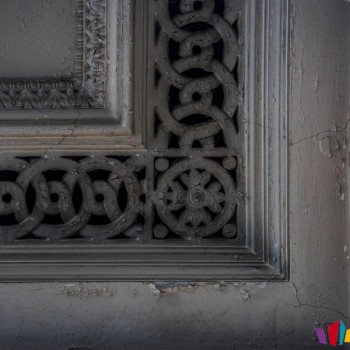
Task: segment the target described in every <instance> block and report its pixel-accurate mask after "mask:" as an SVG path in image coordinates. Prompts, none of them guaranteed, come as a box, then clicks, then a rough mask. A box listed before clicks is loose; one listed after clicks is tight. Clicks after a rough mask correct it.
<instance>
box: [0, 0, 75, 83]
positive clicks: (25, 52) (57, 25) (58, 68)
mask: <svg viewBox="0 0 350 350" xmlns="http://www.w3.org/2000/svg"><path fill="white" fill-rule="evenodd" d="M75 7H76V4H75V2H74V1H71V0H60V1H56V0H44V1H43V0H30V1H28V0H1V11H0V43H1V45H0V59H1V66H0V76H1V78H2V79H4V78H19V77H21V78H32V79H33V78H46V77H50V78H52V77H55V76H57V77H61V76H64V75H68V74H75V52H76V50H75V49H76V48H75V40H74V38H75V36H76V34H75V33H76V32H77V28H76V19H75V14H74V12H75ZM29 13H30V14H31V15H28V14H29ZM43 28H45V29H44V30H43ZM58 33H59V35H58ZM52 52H54V53H55V55H52ZM28 72H30V75H28Z"/></svg>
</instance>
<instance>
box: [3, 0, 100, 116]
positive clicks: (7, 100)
mask: <svg viewBox="0 0 350 350" xmlns="http://www.w3.org/2000/svg"><path fill="white" fill-rule="evenodd" d="M76 19H77V37H76V71H75V74H74V76H72V77H59V78H54V77H52V78H50V79H40V80H39V79H35V80H31V79H25V80H16V79H12V80H7V81H6V80H0V109H17V108H19V109H33V108H34V109H44V108H91V107H93V108H98V107H103V106H104V100H105V96H104V93H105V81H106V67H105V63H106V0H76ZM33 39H35V38H33ZM55 54H57V53H55Z"/></svg>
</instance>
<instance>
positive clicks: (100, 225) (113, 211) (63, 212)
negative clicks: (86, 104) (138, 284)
mask: <svg viewBox="0 0 350 350" xmlns="http://www.w3.org/2000/svg"><path fill="white" fill-rule="evenodd" d="M235 3H236V2H235V1H234V0H230V1H228V0H226V1H222V0H205V1H192V0H181V1H180V0H178V1H173V0H172V1H170V0H168V1H164V0H162V1H154V5H155V20H154V25H155V28H156V31H155V48H156V54H155V56H152V57H151V59H150V61H149V62H151V65H152V68H154V78H155V83H156V89H155V91H156V97H155V99H154V100H152V99H150V100H149V104H151V105H152V106H153V108H154V112H155V113H154V114H155V123H154V125H155V130H154V138H153V139H152V140H151V148H150V150H149V151H148V156H146V158H145V159H146V160H145V159H144V158H142V157H129V158H128V157H127V159H126V160H125V159H124V158H125V157H122V158H123V160H121V159H118V157H114V158H113V157H111V156H107V157H101V156H100V155H98V156H96V157H93V158H91V157H90V158H84V157H83V158H82V159H81V157H79V156H80V155H79V154H73V155H74V156H75V157H71V158H69V157H65V158H64V157H58V158H56V157H46V158H21V159H20V158H15V157H13V158H10V159H9V160H8V163H6V162H5V161H2V162H1V169H2V171H1V172H0V190H1V193H0V224H1V225H2V229H1V232H2V238H3V239H4V238H5V239H6V240H8V241H9V240H18V239H25V238H32V239H34V238H36V239H47V240H50V241H55V240H59V239H64V240H67V239H70V240H71V239H88V240H94V241H98V240H105V239H114V238H132V239H138V240H142V241H147V240H163V239H168V238H177V239H179V238H184V239H186V240H188V239H194V240H198V239H199V240H201V239H204V238H215V239H218V238H219V239H230V240H232V239H239V238H240V233H241V232H240V230H239V225H238V218H239V217H240V219H241V220H243V217H244V210H243V208H244V204H243V203H244V200H243V198H244V195H243V193H242V189H243V188H244V186H243V176H242V172H241V168H242V158H243V157H242V154H243V142H242V134H243V132H242V130H241V127H240V126H239V125H240V118H241V116H242V82H241V80H242V78H241V77H240V72H241V68H240V57H241V54H242V40H241V39H240V37H239V34H240V33H239V30H238V28H239V26H240V21H241V19H240V15H241V13H240V11H239V10H238V9H237V7H233V4H235ZM79 6H80V7H79V11H78V17H81V16H83V19H82V20H81V21H80V22H81V23H84V27H80V29H79V32H80V33H81V38H80V40H79V45H78V48H79V49H82V47H83V43H84V44H85V49H86V50H87V52H86V53H85V57H83V54H82V52H80V53H79V54H78V62H80V63H81V67H83V66H84V63H85V64H86V65H87V70H86V71H84V70H83V68H82V69H81V71H78V72H79V74H78V76H81V77H82V82H81V83H82V85H83V86H84V87H90V88H91V89H92V90H93V91H94V92H96V93H97V92H98V91H100V90H101V84H102V81H103V73H102V72H103V67H102V66H100V62H101V60H102V57H101V55H102V52H103V40H102V38H104V36H103V35H102V32H103V31H104V24H103V21H101V18H103V16H104V15H103V14H104V11H105V8H104V6H102V1H97V0H79ZM83 28H84V30H83ZM99 33H101V34H99ZM151 52H154V51H152V50H151ZM152 62H155V67H154V66H153V63H152ZM71 90H72V89H68V90H67V91H71ZM101 91H102V90H101ZM80 93H82V90H80ZM50 94H51V95H52V98H51V99H47V101H51V102H50V103H53V104H56V103H57V105H61V104H62V103H61V102H57V101H58V100H59V98H58V97H54V96H56V95H55V94H61V93H60V92H58V90H57V89H54V90H52V91H51V92H50V93H49V95H50ZM70 94H71V96H70V98H71V100H72V103H75V104H76V103H77V101H78V98H77V96H78V95H76V96H75V97H74V92H70ZM51 95H50V96H51ZM61 95H62V94H61ZM61 95H60V96H61ZM89 96H91V95H90V94H89ZM65 98H68V97H67V96H66V97H62V100H64V99H65ZM100 99H102V97H101V96H100V94H99V93H97V95H95V98H94V101H96V100H100ZM83 100H85V101H86V99H85V98H84V99H83ZM73 101H75V102H73ZM151 117H152V115H151ZM97 154H99V153H97ZM117 155H118V153H117ZM76 156H78V157H76ZM119 158H120V157H119ZM145 168H147V171H145Z"/></svg>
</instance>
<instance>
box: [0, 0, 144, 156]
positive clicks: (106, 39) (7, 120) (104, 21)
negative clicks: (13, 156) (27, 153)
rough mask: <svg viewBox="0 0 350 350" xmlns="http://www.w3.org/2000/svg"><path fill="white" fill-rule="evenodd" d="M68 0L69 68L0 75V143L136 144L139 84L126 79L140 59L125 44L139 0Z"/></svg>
mask: <svg viewBox="0 0 350 350" xmlns="http://www.w3.org/2000/svg"><path fill="white" fill-rule="evenodd" d="M75 1H76V2H77V10H76V18H77V37H76V43H77V44H76V45H77V53H76V73H75V75H74V76H73V77H72V78H71V79H68V78H60V79H50V78H48V79H34V80H30V79H29V80H28V79H21V78H19V79H16V80H7V81H2V80H1V77H0V123H1V124H0V149H3V150H14V149H21V148H22V147H23V146H24V145H25V146H27V147H31V148H34V149H42V148H43V147H51V148H52V147H54V148H55V149H62V150H64V149H69V150H72V149H81V148H84V147H85V145H86V144H90V145H94V146H95V147H96V148H97V149H98V148H101V149H104V148H107V149H111V148H115V149H119V148H122V149H130V148H132V149H135V148H138V149H143V148H144V146H143V143H144V142H145V141H144V136H145V135H144V134H143V132H142V128H143V121H142V113H141V111H140V110H139V106H140V103H139V101H141V100H142V96H141V94H142V92H141V90H140V88H139V87H138V86H137V85H136V86H135V79H134V74H135V70H134V69H135V66H140V67H141V69H143V68H142V67H143V62H142V58H140V57H139V56H135V54H134V46H132V45H129V43H130V40H131V42H133V41H134V40H137V39H136V36H138V35H139V33H138V32H139V31H140V30H139V29H138V27H136V26H135V25H134V23H135V21H136V20H137V21H139V20H140V19H139V18H137V17H138V16H139V14H140V10H139V9H138V8H137V7H141V6H142V4H140V3H139V2H138V3H137V4H135V6H136V7H134V2H133V1H117V0H75ZM117 48H118V50H117ZM117 67H118V69H117ZM121 82H122V83H121ZM18 125H20V128H18ZM20 129H22V131H21V130H20ZM23 129H25V133H23ZM19 139H20V145H19V142H18V140H19Z"/></svg>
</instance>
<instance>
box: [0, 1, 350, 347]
mask: <svg viewBox="0 0 350 350" xmlns="http://www.w3.org/2000/svg"><path fill="white" fill-rule="evenodd" d="M290 17H291V28H290V29H291V44H290V46H291V48H290V66H291V68H290V95H289V103H290V104H289V106H290V111H289V113H290V117H289V141H290V148H289V240H290V282H274V283H268V282H261V283H231V284H228V285H226V284H224V283H222V284H215V285H212V284H208V283H203V284H201V283H197V284H188V283H179V284H177V285H176V284H174V285H165V284H162V283H156V284H149V283H42V284H30V283H23V284H1V285H0V301H1V302H0V349H6V350H7V349H14V350H16V349H48V348H50V349H62V350H63V349H70V348H73V349H75V348H79V347H82V348H87V349H99V350H100V349H245V348H247V349H251V348H258V349H261V348H263V349H276V348H277V349H311V348H313V347H314V348H319V345H318V344H317V343H316V342H315V337H314V327H315V326H316V325H318V324H323V323H324V322H333V321H335V320H337V319H342V320H343V321H344V323H345V324H346V326H347V327H350V319H349V316H348V315H349V282H348V281H349V264H350V259H349V256H350V240H349V230H348V214H347V213H348V201H349V200H348V199H349V198H348V190H347V181H348V179H347V172H348V171H347V169H348V166H349V162H348V150H347V145H346V143H347V139H348V136H347V135H348V124H349V120H350V119H349V118H350V113H349V90H350V89H349V62H350V60H349V59H350V57H349V56H350V54H349V53H350V43H349V32H350V28H349V27H350V3H349V2H347V1H344V0H293V1H291V13H290Z"/></svg>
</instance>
